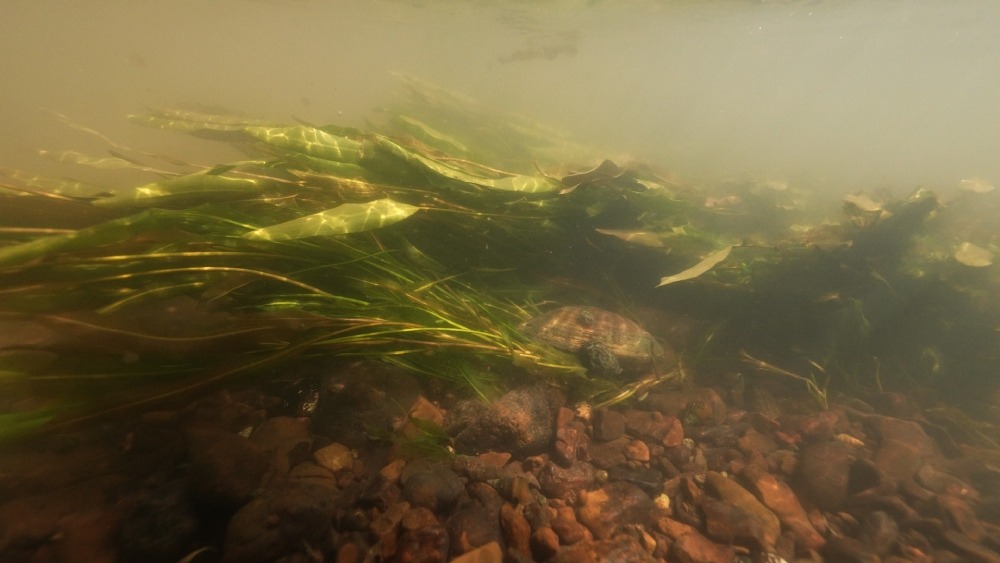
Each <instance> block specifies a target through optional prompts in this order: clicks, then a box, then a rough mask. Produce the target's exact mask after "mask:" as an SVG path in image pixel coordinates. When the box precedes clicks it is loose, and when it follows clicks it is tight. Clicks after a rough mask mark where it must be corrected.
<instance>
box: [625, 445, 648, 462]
mask: <svg viewBox="0 0 1000 563" xmlns="http://www.w3.org/2000/svg"><path fill="white" fill-rule="evenodd" d="M624 453H625V459H628V460H630V461H637V462H640V463H646V462H648V461H649V446H647V445H646V442H643V441H642V440H630V441H629V443H628V444H625V452H624Z"/></svg>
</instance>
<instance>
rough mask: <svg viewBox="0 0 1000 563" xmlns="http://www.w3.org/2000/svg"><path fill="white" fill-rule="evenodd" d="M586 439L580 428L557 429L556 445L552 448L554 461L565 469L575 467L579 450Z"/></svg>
mask: <svg viewBox="0 0 1000 563" xmlns="http://www.w3.org/2000/svg"><path fill="white" fill-rule="evenodd" d="M584 439H585V435H584V433H583V432H582V431H581V430H580V429H578V428H573V427H564V428H556V436H555V444H553V447H552V459H553V460H555V461H556V463H559V464H560V465H562V466H564V467H569V466H570V465H573V463H575V462H576V456H577V449H578V448H579V447H580V443H581V441H583V440H584Z"/></svg>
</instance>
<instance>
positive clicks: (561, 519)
mask: <svg viewBox="0 0 1000 563" xmlns="http://www.w3.org/2000/svg"><path fill="white" fill-rule="evenodd" d="M551 524H552V531H554V532H555V533H556V535H557V536H559V543H561V544H562V545H573V544H575V543H578V542H581V541H584V540H590V539H592V538H593V536H592V535H591V533H590V530H588V529H587V527H586V526H584V525H583V524H581V523H579V522H577V521H576V513H575V512H573V508H572V507H569V506H563V507H561V508H559V509H557V510H556V517H555V518H553V519H552V523H551Z"/></svg>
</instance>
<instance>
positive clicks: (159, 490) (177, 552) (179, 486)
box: [117, 479, 199, 562]
mask: <svg viewBox="0 0 1000 563" xmlns="http://www.w3.org/2000/svg"><path fill="white" fill-rule="evenodd" d="M198 526H199V521H198V514H197V511H196V508H195V506H194V503H193V502H192V499H191V494H190V489H189V486H188V485H187V484H186V483H184V482H182V481H181V480H179V479H173V480H170V481H167V482H166V483H163V484H162V485H159V486H157V487H152V488H150V489H148V490H146V491H143V492H142V494H140V495H139V497H138V498H137V499H136V500H135V502H134V503H133V504H132V506H130V507H129V510H128V511H127V512H126V513H125V514H124V517H123V518H122V521H121V525H120V528H119V530H118V541H117V543H118V546H119V550H120V553H119V556H120V558H121V559H122V561H150V562H159V561H163V562H168V561H169V562H173V561H177V560H179V559H180V558H182V557H184V555H185V554H187V553H188V552H190V551H192V550H193V549H194V548H195V547H196V546H197V542H198Z"/></svg>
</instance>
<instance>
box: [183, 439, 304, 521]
mask: <svg viewBox="0 0 1000 563" xmlns="http://www.w3.org/2000/svg"><path fill="white" fill-rule="evenodd" d="M189 444H190V446H189V451H188V459H189V463H190V468H189V469H188V483H189V486H190V487H191V490H192V491H193V492H194V493H195V495H196V496H197V498H199V499H200V500H202V501H206V502H208V503H209V504H212V505H216V506H222V507H226V508H229V509H235V508H237V507H239V506H240V505H242V504H243V503H245V502H246V501H248V500H250V497H252V496H253V494H254V493H255V492H256V491H257V490H258V489H260V488H261V486H262V485H263V484H264V482H265V481H266V480H267V479H268V478H269V477H271V476H272V473H273V468H272V466H271V458H270V456H268V455H266V454H265V453H264V452H263V451H261V449H260V448H258V447H257V446H256V445H255V444H254V443H253V442H251V441H250V440H248V439H246V438H244V437H243V436H240V435H239V434H233V433H232V432H228V431H225V430H221V429H218V428H201V429H197V430H192V431H191V432H190V433H189ZM285 463H287V458H285ZM287 470H288V467H287V466H286V467H285V471H287Z"/></svg>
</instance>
